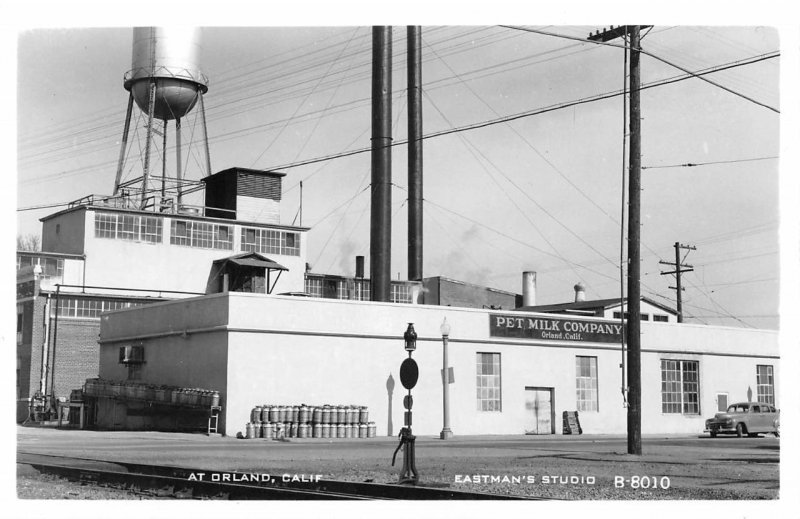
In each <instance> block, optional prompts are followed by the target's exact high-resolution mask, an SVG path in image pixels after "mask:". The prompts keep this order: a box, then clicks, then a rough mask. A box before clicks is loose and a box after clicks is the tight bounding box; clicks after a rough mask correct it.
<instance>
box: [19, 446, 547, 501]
mask: <svg viewBox="0 0 800 519" xmlns="http://www.w3.org/2000/svg"><path fill="white" fill-rule="evenodd" d="M17 464H21V465H30V466H32V467H34V468H35V469H36V470H38V471H40V472H43V473H48V474H53V475H57V476H59V477H63V478H66V479H69V480H72V481H81V482H89V483H95V484H104V485H111V486H115V487H119V488H124V489H129V490H135V491H139V492H146V493H148V494H151V495H154V496H157V497H184V498H186V497H191V498H194V499H229V500H257V499H262V500H281V499H292V500H318V499H323V500H379V499H389V500H392V499H405V500H508V499H534V500H536V499H541V498H521V497H518V496H506V495H500V494H486V493H478V492H463V491H460V490H453V489H449V488H436V487H427V486H406V485H389V484H382V483H361V482H353V481H338V480H319V481H283V479H282V478H280V477H278V478H274V477H273V478H271V479H270V480H268V481H261V479H262V478H261V477H259V476H262V475H261V474H255V473H251V472H235V471H212V470H208V469H192V468H186V467H173V466H166V465H144V464H138V463H126V462H119V461H107V460H100V459H90V458H75V457H68V456H58V455H51V454H35V453H28V452H19V453H18V454H17ZM192 474H194V475H195V477H194V478H192V477H191V476H192ZM198 474H204V475H206V476H207V477H208V478H209V479H210V478H211V475H214V480H213V481H211V480H209V479H206V476H204V477H203V479H196V478H197V475H198Z"/></svg>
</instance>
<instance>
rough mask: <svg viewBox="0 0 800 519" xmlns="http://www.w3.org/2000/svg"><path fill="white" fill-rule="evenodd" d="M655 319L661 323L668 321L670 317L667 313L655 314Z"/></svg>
mask: <svg viewBox="0 0 800 519" xmlns="http://www.w3.org/2000/svg"><path fill="white" fill-rule="evenodd" d="M653 320H654V321H656V322H659V323H666V322H667V321H669V318H668V317H667V316H666V315H656V314H653Z"/></svg>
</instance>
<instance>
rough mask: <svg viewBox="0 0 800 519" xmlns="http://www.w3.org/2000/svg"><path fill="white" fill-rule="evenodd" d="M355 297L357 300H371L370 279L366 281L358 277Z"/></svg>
mask: <svg viewBox="0 0 800 519" xmlns="http://www.w3.org/2000/svg"><path fill="white" fill-rule="evenodd" d="M353 299H355V300H356V301H369V300H370V299H371V298H370V286H369V281H365V280H363V279H357V280H356V281H355V293H354V294H353Z"/></svg>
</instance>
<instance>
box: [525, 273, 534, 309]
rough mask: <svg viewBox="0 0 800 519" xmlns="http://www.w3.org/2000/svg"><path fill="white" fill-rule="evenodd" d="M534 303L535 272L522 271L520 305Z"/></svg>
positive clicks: (532, 304)
mask: <svg viewBox="0 0 800 519" xmlns="http://www.w3.org/2000/svg"><path fill="white" fill-rule="evenodd" d="M535 305H536V272H533V271H530V270H528V271H525V272H523V273H522V306H535Z"/></svg>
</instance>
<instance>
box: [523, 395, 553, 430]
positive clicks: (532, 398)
mask: <svg viewBox="0 0 800 519" xmlns="http://www.w3.org/2000/svg"><path fill="white" fill-rule="evenodd" d="M554 392H555V389H553V388H552V387H526V388H525V424H524V425H525V434H555V432H556V430H555V415H554V412H555V411H554V410H553V409H554V406H553V401H554V400H555V399H554V398H553V396H554V395H553V393H554Z"/></svg>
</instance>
